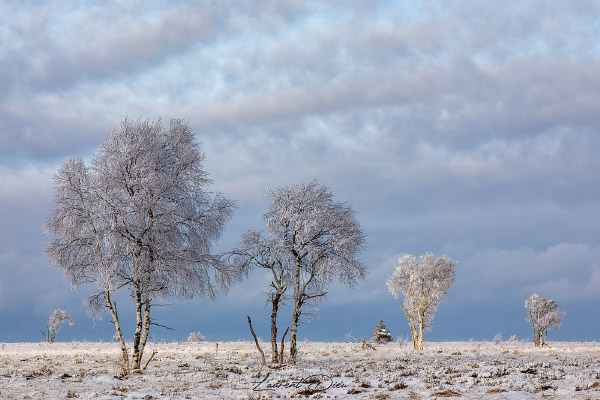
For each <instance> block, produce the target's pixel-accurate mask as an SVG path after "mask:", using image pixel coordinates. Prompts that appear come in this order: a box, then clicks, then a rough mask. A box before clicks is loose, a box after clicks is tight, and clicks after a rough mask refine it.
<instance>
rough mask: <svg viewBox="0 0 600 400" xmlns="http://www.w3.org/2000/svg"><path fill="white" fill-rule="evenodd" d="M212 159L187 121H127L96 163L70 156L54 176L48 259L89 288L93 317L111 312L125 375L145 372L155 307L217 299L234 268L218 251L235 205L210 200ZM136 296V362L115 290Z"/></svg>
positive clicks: (107, 142)
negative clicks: (207, 159) (208, 169)
mask: <svg viewBox="0 0 600 400" xmlns="http://www.w3.org/2000/svg"><path fill="white" fill-rule="evenodd" d="M203 160H204V155H203V153H202V152H201V149H200V146H199V144H198V143H197V142H196V141H195V139H194V135H193V133H192V130H191V129H190V127H189V125H188V124H187V123H186V122H185V121H182V120H171V121H170V123H169V125H168V126H167V127H164V126H163V124H162V121H161V120H160V119H155V120H146V121H132V120H129V119H125V120H124V121H123V122H122V123H121V125H120V127H119V128H118V129H116V130H115V131H114V132H113V133H112V134H111V135H109V137H108V138H107V139H106V140H105V141H104V143H102V145H101V148H100V150H99V152H98V153H97V154H96V156H95V157H94V158H93V160H92V162H91V165H89V166H88V165H86V164H85V162H84V161H83V160H82V159H81V158H71V159H68V160H67V161H66V162H65V163H64V165H63V166H62V167H61V168H60V170H59V171H58V173H57V175H56V176H55V186H56V191H55V196H54V204H55V208H54V209H53V211H52V212H51V213H50V215H49V216H48V218H47V220H46V223H45V225H44V228H45V231H46V232H47V233H48V234H50V235H51V236H52V241H51V243H50V244H49V246H48V248H47V250H46V253H47V258H48V262H49V264H51V265H54V266H57V267H58V268H60V269H61V270H63V272H64V274H65V277H66V279H68V280H69V281H70V283H71V285H72V286H73V287H79V286H81V285H88V284H91V285H93V286H94V287H95V288H96V291H95V293H94V294H93V295H92V296H91V297H90V298H89V299H88V303H89V307H90V310H91V311H92V312H95V313H101V311H102V310H103V309H105V308H106V309H108V311H109V313H110V315H111V318H112V321H113V323H114V325H115V330H116V336H117V337H118V339H119V343H120V345H121V350H122V355H123V364H124V367H125V368H126V369H127V370H130V369H140V366H141V361H142V356H143V352H144V347H145V344H146V341H147V339H148V333H149V330H150V326H151V325H152V324H153V320H152V318H151V314H150V312H151V308H152V306H154V305H156V304H158V303H160V302H161V301H163V300H165V299H167V298H172V297H174V298H179V299H191V298H192V297H194V296H208V297H210V298H214V297H215V294H216V292H217V290H218V289H219V288H221V289H226V288H227V286H228V284H229V283H230V282H231V280H232V271H231V270H230V269H229V268H228V267H227V266H226V263H224V262H222V260H221V257H219V256H218V255H213V254H211V251H210V250H211V246H212V244H213V243H214V242H215V241H216V240H217V239H218V238H219V237H220V235H221V233H222V231H223V228H224V225H225V223H226V221H227V220H229V219H230V217H231V215H232V213H233V208H234V203H233V202H232V201H231V200H229V199H227V198H225V197H223V196H222V195H220V194H211V193H210V192H208V191H207V189H206V188H207V186H208V185H209V184H210V183H211V181H210V179H209V178H208V175H207V172H206V171H205V169H204V166H203ZM122 288H123V289H125V290H127V291H128V292H129V294H130V296H131V298H132V300H133V304H134V307H135V315H136V324H135V331H134V335H133V344H132V348H133V349H132V353H131V359H130V357H129V353H128V349H127V345H126V342H125V340H124V336H123V332H122V330H121V326H120V323H119V317H118V310H117V306H116V302H115V301H113V299H112V296H113V294H114V293H115V292H116V291H118V290H119V289H122Z"/></svg>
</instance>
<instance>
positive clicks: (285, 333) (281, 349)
mask: <svg viewBox="0 0 600 400" xmlns="http://www.w3.org/2000/svg"><path fill="white" fill-rule="evenodd" d="M289 330H290V327H289V326H288V327H287V328H286V329H285V332H283V336H282V337H281V348H280V349H279V360H280V363H281V364H283V363H284V360H285V358H284V356H283V349H284V346H285V335H287V333H288V331H289Z"/></svg>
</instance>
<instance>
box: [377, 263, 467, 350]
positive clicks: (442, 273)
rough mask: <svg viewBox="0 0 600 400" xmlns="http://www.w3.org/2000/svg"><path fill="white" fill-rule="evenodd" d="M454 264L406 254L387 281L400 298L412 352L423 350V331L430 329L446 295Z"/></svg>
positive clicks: (394, 293)
mask: <svg viewBox="0 0 600 400" xmlns="http://www.w3.org/2000/svg"><path fill="white" fill-rule="evenodd" d="M456 265H457V263H456V261H453V260H451V259H450V258H448V257H446V256H442V257H438V258H437V259H436V258H434V256H433V254H431V253H426V254H424V255H422V256H420V257H419V260H417V258H416V257H415V256H413V255H410V254H405V255H403V256H402V257H400V259H399V260H398V263H397V264H396V269H395V270H394V273H393V274H392V276H390V277H389V278H388V279H387V282H386V283H387V286H388V288H389V290H390V292H392V294H393V295H394V297H395V298H398V296H399V295H400V294H402V296H403V300H402V304H401V305H400V307H402V310H403V311H404V313H405V314H406V317H407V318H408V324H409V326H410V334H411V336H412V341H413V348H414V349H415V350H423V332H426V331H429V330H431V322H432V321H433V317H434V316H435V312H436V310H437V307H438V304H439V302H440V301H442V300H445V299H446V297H447V296H448V294H447V292H448V288H449V287H450V285H452V283H453V282H454V274H455V272H454V270H455V268H456Z"/></svg>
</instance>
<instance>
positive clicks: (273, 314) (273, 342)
mask: <svg viewBox="0 0 600 400" xmlns="http://www.w3.org/2000/svg"><path fill="white" fill-rule="evenodd" d="M280 300H281V293H279V292H277V293H275V296H274V297H273V298H272V299H271V303H272V304H273V311H271V362H273V363H278V362H280V361H279V355H278V352H277V312H278V311H279V301H280ZM281 362H283V360H281Z"/></svg>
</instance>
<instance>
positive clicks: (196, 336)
mask: <svg viewBox="0 0 600 400" xmlns="http://www.w3.org/2000/svg"><path fill="white" fill-rule="evenodd" d="M187 341H188V342H204V335H203V334H201V333H200V332H192V333H190V334H189V336H188V338H187Z"/></svg>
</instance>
